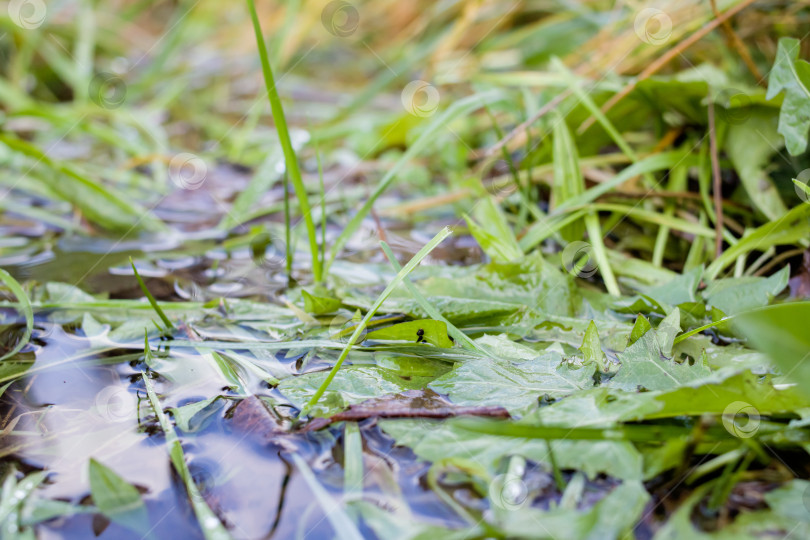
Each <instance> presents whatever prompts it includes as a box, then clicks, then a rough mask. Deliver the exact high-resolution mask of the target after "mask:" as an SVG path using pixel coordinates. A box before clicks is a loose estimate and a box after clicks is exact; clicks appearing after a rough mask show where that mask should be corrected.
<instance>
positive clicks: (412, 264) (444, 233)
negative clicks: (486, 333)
mask: <svg viewBox="0 0 810 540" xmlns="http://www.w3.org/2000/svg"><path fill="white" fill-rule="evenodd" d="M448 236H450V229H448V228H447V227H445V228H444V229H442V230H441V231H439V233H438V234H437V235H436V236H434V237H433V239H432V240H431V241H430V242H428V243H427V244H425V247H423V248H422V249H420V250H419V252H418V253H417V254H416V255H414V256H413V258H412V259H411V260H410V261H408V264H406V265H405V267H404V268H403V269H402V270H400V271H399V273H397V275H396V276H395V277H394V279H393V280H391V283H389V284H388V286H387V287H386V288H385V290H384V291H383V292H382V293H380V296H379V297H377V300H376V301H375V302H374V304H373V305H372V306H371V309H369V310H368V313H366V316H365V317H363V320H362V321H360V324H359V325H357V328H355V330H354V333H352V336H351V337H350V338H349V342H348V343H346V346H345V347H344V348H343V352H342V353H340V356H339V357H338V359H337V362H335V365H334V366H333V367H332V370H331V371H330V372H329V375H327V376H326V379H324V381H323V383H321V386H320V387H319V388H318V390H317V391H316V392H315V394H314V395H313V396H312V398H310V400H309V401H308V402H307V404H306V405H305V406H304V408H303V410H302V411H301V416H303V415H305V414H307V413H309V411H311V410H312V407H314V406H315V405H316V404H317V403H318V400H320V399H321V396H323V393H324V392H326V389H327V388H329V384H330V383H331V382H332V379H334V378H335V375H337V372H338V370H339V369H340V366H342V365H343V362H344V361H345V360H346V357H347V356H348V355H349V351H350V350H351V348H352V347H353V346H354V344H355V343H357V340H358V339H359V338H360V335H361V334H362V333H363V331H364V330H365V329H366V326H367V325H368V323H369V321H370V320H371V318H372V317H373V316H374V314H375V313H377V310H378V309H380V306H381V305H382V303H383V302H385V299H386V298H388V296H389V295H390V294H391V292H393V290H394V289H395V288H396V287H397V286H398V285H399V284H400V283H402V282H403V281H404V280H405V278H406V277H407V276H408V274H410V273H411V272H412V271H413V269H414V268H416V266H417V265H418V264H419V263H420V262H422V260H423V259H424V258H425V257H427V256H428V254H429V253H430V252H431V251H433V250H434V249H435V248H436V246H438V245H439V244H440V243H441V242H442V241H443V240H444V239H445V238H447V237H448Z"/></svg>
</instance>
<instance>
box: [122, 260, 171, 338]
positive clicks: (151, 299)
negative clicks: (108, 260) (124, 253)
mask: <svg viewBox="0 0 810 540" xmlns="http://www.w3.org/2000/svg"><path fill="white" fill-rule="evenodd" d="M129 264H130V265H132V271H133V272H135V279H137V280H138V285H139V286H140V288H141V290H142V291H143V294H145V295H146V299H147V300H149V304H151V306H152V309H154V310H155V313H157V314H158V317H160V320H162V321H163V324H165V325H166V328H167V329H171V330H174V325H173V324H172V321H170V320H169V318H168V317H167V316H166V314H165V313H164V312H163V309H162V308H161V307H160V306H159V305H158V303H157V300H155V297H154V296H152V293H150V292H149V289H147V288H146V283H144V282H143V279H142V278H141V275H140V274H139V273H138V269H137V268H135V263H134V262H133V261H132V257H130V258H129Z"/></svg>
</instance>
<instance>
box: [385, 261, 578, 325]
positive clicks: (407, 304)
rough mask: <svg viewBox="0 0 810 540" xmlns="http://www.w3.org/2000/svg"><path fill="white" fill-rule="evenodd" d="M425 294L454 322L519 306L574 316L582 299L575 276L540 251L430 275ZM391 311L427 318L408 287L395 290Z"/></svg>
mask: <svg viewBox="0 0 810 540" xmlns="http://www.w3.org/2000/svg"><path fill="white" fill-rule="evenodd" d="M418 285H419V289H420V290H421V291H422V293H423V294H424V295H425V297H426V298H427V299H428V300H429V301H430V302H431V303H432V304H433V305H434V306H435V307H436V308H437V309H438V310H439V311H440V312H441V313H442V314H443V315H444V316H445V317H446V318H447V319H448V320H449V321H451V322H452V323H453V324H456V325H460V324H462V323H471V322H473V321H476V322H481V321H493V320H497V319H498V318H499V317H503V316H506V315H510V314H513V313H515V312H518V311H527V310H536V311H538V312H544V313H554V314H556V315H561V316H570V315H573V314H574V310H575V309H576V306H577V305H578V301H579V298H578V296H577V294H576V292H575V289H574V286H573V279H572V278H571V276H569V275H567V274H564V273H562V272H561V271H560V270H559V269H558V268H557V267H555V266H553V265H552V264H551V263H549V262H548V261H546V260H544V259H543V258H542V257H540V256H539V255H529V256H526V257H525V258H524V259H522V260H520V261H515V262H511V263H502V264H501V263H490V264H487V265H484V266H481V267H479V268H474V269H471V270H470V271H468V272H467V273H466V274H465V275H462V276H455V277H441V276H436V277H431V278H428V279H425V280H423V281H421V282H419V283H418ZM385 308H386V309H387V310H388V311H404V312H406V313H408V314H409V315H411V316H413V317H418V318H424V317H426V316H427V313H426V312H424V310H422V308H421V307H420V306H419V303H418V302H417V301H415V300H414V299H413V298H411V296H410V295H409V294H407V291H404V290H401V291H396V292H395V293H394V294H392V295H391V299H390V300H389V301H388V302H386V304H385Z"/></svg>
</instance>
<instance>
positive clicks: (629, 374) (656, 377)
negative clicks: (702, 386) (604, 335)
mask: <svg viewBox="0 0 810 540" xmlns="http://www.w3.org/2000/svg"><path fill="white" fill-rule="evenodd" d="M647 324H649V323H647ZM619 361H620V362H621V367H620V368H619V372H618V373H617V374H616V376H615V377H613V378H612V379H611V380H610V382H609V383H608V385H609V386H610V387H612V388H621V389H622V390H628V391H635V390H638V389H644V390H670V389H673V388H677V387H679V386H683V385H685V384H694V383H695V382H697V381H700V380H703V379H706V378H707V377H709V376H710V375H711V370H710V369H709V367H708V366H705V365H703V364H702V363H697V362H696V363H695V365H694V366H690V365H689V363H688V362H686V361H685V362H683V363H678V362H675V361H674V360H673V359H671V358H668V357H666V356H664V353H663V352H662V351H661V345H660V344H659V338H658V336H657V335H656V332H655V331H654V330H648V331H647V332H646V333H645V334H644V335H642V336H641V337H640V338H638V340H637V341H636V342H635V343H633V344H632V345H630V346H629V347H627V349H625V350H624V352H622V353H619Z"/></svg>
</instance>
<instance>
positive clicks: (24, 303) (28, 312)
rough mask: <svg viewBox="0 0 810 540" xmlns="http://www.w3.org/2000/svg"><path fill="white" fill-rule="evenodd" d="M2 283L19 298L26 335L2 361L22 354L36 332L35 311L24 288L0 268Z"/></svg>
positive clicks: (0, 359)
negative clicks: (22, 350) (34, 331)
mask: <svg viewBox="0 0 810 540" xmlns="http://www.w3.org/2000/svg"><path fill="white" fill-rule="evenodd" d="M0 281H2V282H3V283H4V284H5V285H6V287H8V288H9V289H11V292H13V293H14V296H16V297H17V300H18V302H19V304H20V310H21V311H22V313H23V315H24V316H25V333H24V334H23V337H22V339H20V341H19V342H18V343H17V344H16V345H15V346H14V348H13V349H11V350H10V351H9V352H7V353H6V354H4V355H3V356H2V357H1V358H0V361H2V360H5V359H6V358H11V357H12V356H14V355H15V354H17V353H18V352H20V350H21V349H22V348H23V347H25V345H26V343H28V340H29V339H31V332H32V331H33V330H34V310H33V309H32V308H31V302H29V301H28V296H27V295H26V294H25V291H24V290H23V288H22V286H21V285H20V284H19V283H18V282H17V280H16V279H14V278H13V277H11V274H9V273H8V272H6V271H5V270H3V269H2V268H0Z"/></svg>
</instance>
